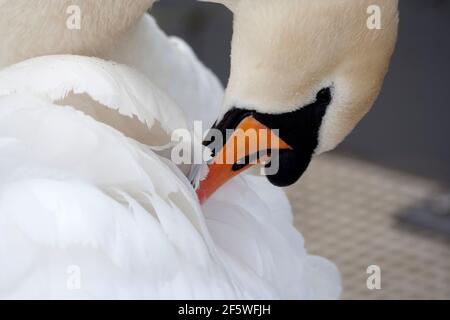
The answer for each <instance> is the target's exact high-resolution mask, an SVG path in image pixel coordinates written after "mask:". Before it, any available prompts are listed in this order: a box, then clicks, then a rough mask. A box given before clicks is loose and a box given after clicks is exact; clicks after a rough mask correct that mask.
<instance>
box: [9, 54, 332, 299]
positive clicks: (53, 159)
mask: <svg viewBox="0 0 450 320" xmlns="http://www.w3.org/2000/svg"><path fill="white" fill-rule="evenodd" d="M180 52H181V51H180ZM183 57H186V58H183ZM153 59H158V57H153ZM176 59H181V60H182V59H186V60H187V61H188V62H189V63H193V60H192V56H191V55H189V54H188V53H186V56H183V55H177V56H176ZM153 63H154V64H157V61H154V62H153ZM181 70H182V73H183V75H182V77H184V78H185V79H188V78H189V71H186V70H185V69H181ZM197 70H202V67H198V68H197ZM198 72H200V73H201V71H198ZM195 74H197V73H193V75H192V76H193V77H194V78H195V77H196V76H195ZM172 76H173V78H177V77H179V76H180V75H179V74H178V73H174V74H173V75H172ZM207 77H209V76H207ZM194 81H195V80H194ZM199 83H201V81H200V82H199ZM168 84H169V83H168ZM175 88H176V87H175ZM71 91H73V92H74V93H77V94H81V93H85V94H88V95H89V96H90V97H91V98H92V99H93V100H95V101H97V102H99V103H100V104H101V105H103V107H104V108H112V109H114V110H117V111H118V112H120V113H122V114H124V115H126V116H135V117H137V118H138V119H139V120H140V121H142V122H145V123H146V124H147V125H148V126H149V127H152V125H154V124H155V122H156V121H157V122H159V123H160V124H161V126H162V127H163V128H165V130H166V131H167V132H170V130H172V129H174V128H177V127H178V128H179V127H189V124H187V123H188V122H190V121H191V120H192V119H194V118H195V117H196V116H195V113H194V116H192V115H190V116H187V115H185V114H184V113H183V112H182V111H181V110H180V108H181V107H179V106H178V105H177V104H176V103H174V102H172V97H171V98H169V97H167V95H166V94H165V92H164V91H163V90H162V89H161V88H160V86H159V85H158V86H157V85H154V84H153V81H151V80H149V79H148V78H147V77H146V76H143V75H141V74H139V73H137V72H135V71H133V70H132V69H130V68H128V67H124V66H121V65H117V64H115V63H112V62H106V61H102V60H99V59H95V58H82V57H77V56H53V57H42V58H37V59H33V60H29V61H26V62H23V63H20V64H18V65H15V66H12V67H11V68H9V69H6V70H3V71H1V72H0V298H46V299H53V298H64V299H72V298H74V299H78V298H94V299H100V298H109V299H116V298H119V299H130V298H131V299H135V298H158V299H164V298H166V299H170V298H176V299H182V298H184V299H197V298H203V299H218V298H227V299H228V298H230V299H233V298H234V299H236V298H237V299H242V298H243V299H274V298H291V299H293V298H337V297H338V296H339V292H340V280H339V274H338V272H337V270H336V268H335V266H334V265H333V264H331V263H330V262H328V261H326V260H325V259H322V258H317V257H312V256H309V255H308V254H307V252H306V250H305V249H304V243H303V239H302V237H301V235H300V234H299V233H298V232H297V231H296V230H295V229H294V227H293V225H292V216H291V209H290V207H289V204H288V201H287V199H286V197H285V195H284V193H283V192H282V191H281V190H279V189H276V188H275V187H273V186H271V185H270V184H269V183H268V182H267V181H266V180H265V179H264V178H261V177H251V176H243V177H239V178H236V179H235V180H233V181H232V182H230V183H229V184H227V185H226V186H225V187H224V188H223V189H222V190H221V191H219V192H218V193H217V195H216V196H215V197H213V198H212V199H211V200H210V201H209V202H208V203H207V204H206V205H205V206H204V208H201V207H200V205H199V203H198V201H197V198H196V195H195V192H194V190H193V188H192V187H191V185H190V183H189V181H188V179H187V178H186V177H185V176H184V175H183V174H182V172H181V171H180V170H179V169H178V168H177V167H176V166H175V165H174V164H173V163H171V162H170V161H169V160H167V159H165V158H161V157H160V156H158V155H157V154H156V153H155V152H154V151H153V150H152V148H151V146H147V145H144V144H141V143H139V142H137V141H136V140H134V139H131V138H128V137H126V136H125V135H124V134H123V133H122V132H121V131H119V130H117V129H116V128H113V127H111V126H110V125H108V124H105V123H102V122H100V121H97V120H95V119H94V118H92V117H91V116H88V115H86V114H85V113H83V112H81V111H79V110H77V109H76V108H77V104H76V101H75V103H72V104H71V105H70V106H64V105H61V100H62V99H63V98H64V97H66V95H67V94H68V93H70V92H71ZM171 92H172V93H171V94H170V95H176V93H177V92H176V90H175V89H172V91H171ZM192 95H193V97H195V95H196V94H195V93H193V94H192ZM182 96H183V95H182ZM179 99H180V100H179V101H184V99H185V98H184V97H181V98H179ZM191 99H192V100H194V98H191ZM211 99H212V98H211ZM174 100H175V99H174ZM200 100H201V99H200ZM213 113H214V112H213V111H211V115H208V117H209V118H213V117H214V114H213ZM74 270H75V271H74ZM78 271H79V273H78ZM74 272H75V273H74ZM74 279H75V280H74ZM77 280H79V281H77ZM73 281H75V282H73ZM74 283H75V284H76V285H75V286H74V285H73V284H74ZM78 285H79V286H78Z"/></svg>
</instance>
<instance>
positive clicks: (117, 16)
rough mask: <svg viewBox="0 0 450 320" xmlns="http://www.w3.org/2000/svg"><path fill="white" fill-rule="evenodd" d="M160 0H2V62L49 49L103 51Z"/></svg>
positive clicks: (51, 51)
mask: <svg viewBox="0 0 450 320" xmlns="http://www.w3.org/2000/svg"><path fill="white" fill-rule="evenodd" d="M154 2H155V0H57V1H55V0H39V1H30V0H0V39H1V43H2V46H3V48H4V50H2V52H0V67H2V66H6V65H9V64H13V63H16V62H18V61H22V60H25V59H28V58H31V57H35V56H40V55H49V54H79V55H86V56H102V55H103V54H105V53H106V52H107V50H108V49H110V47H111V46H112V45H113V44H114V43H115V41H116V40H117V38H118V37H120V36H121V35H122V34H123V33H125V32H126V31H127V30H128V29H129V28H130V26H131V25H132V24H133V23H134V22H135V21H137V20H138V19H139V17H141V16H142V15H143V14H144V13H145V12H146V10H148V9H149V8H150V7H151V6H152V4H153V3H154Z"/></svg>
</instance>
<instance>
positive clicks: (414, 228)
mask: <svg viewBox="0 0 450 320" xmlns="http://www.w3.org/2000/svg"><path fill="white" fill-rule="evenodd" d="M355 1H357V0H355ZM152 15H153V16H155V17H156V18H157V20H158V22H159V24H160V25H161V27H162V28H163V29H164V30H165V31H166V32H167V33H168V34H170V35H176V36H179V37H181V38H183V39H184V40H186V41H187V42H188V43H189V44H190V45H191V46H192V47H193V48H194V50H195V52H196V53H197V55H198V57H199V58H200V59H201V60H202V61H203V62H204V63H205V64H206V65H207V66H208V67H210V68H211V69H212V70H213V71H214V72H215V73H216V74H217V75H218V76H219V78H220V79H221V80H222V82H223V84H224V85H226V82H227V78H228V71H229V55H230V41H231V36H232V14H231V13H230V12H229V11H227V9H226V8H225V7H222V6H220V5H216V4H210V3H199V2H197V1H194V0H164V1H161V2H159V3H157V4H156V5H155V6H154V8H153V10H152ZM400 16H401V23H400V34H399V41H398V45H397V49H396V53H395V55H394V57H393V60H392V65H391V68H390V71H389V74H388V76H387V78H386V81H385V85H384V89H383V91H382V93H381V95H380V97H379V99H378V101H377V103H376V105H375V107H374V108H373V110H372V111H371V113H370V114H369V115H368V116H367V117H366V118H365V119H364V120H363V121H362V122H361V124H360V125H359V126H358V128H357V129H356V130H355V131H354V132H353V133H352V135H351V136H350V137H349V138H348V139H347V140H346V141H345V142H344V143H343V144H342V145H341V146H340V147H339V148H338V149H337V150H336V151H334V152H333V153H330V154H328V155H325V156H322V157H320V158H318V159H317V160H316V161H315V162H314V163H313V164H312V166H311V168H310V170H309V171H308V173H307V174H306V175H305V176H304V177H303V178H302V180H301V181H300V183H298V184H297V185H296V186H293V187H291V188H289V189H288V190H287V192H288V195H289V197H290V199H291V201H292V205H293V209H294V214H295V223H296V226H297V227H298V228H299V230H300V231H301V232H302V234H303V235H304V237H305V240H306V246H307V248H308V250H309V251H310V252H312V253H314V254H319V255H322V256H325V257H328V258H330V259H331V260H333V261H334V262H335V263H336V264H337V266H338V268H339V269H340V270H341V273H342V275H343V284H344V293H343V298H347V299H408V298H412V299H450V209H449V208H450V195H449V194H450V192H449V189H450V142H449V139H450V123H449V121H450V108H449V106H448V105H449V103H450V89H449V88H448V86H449V83H450V62H449V61H448V59H449V58H450V42H449V35H450V1H448V0H429V1H423V0H408V1H405V0H403V1H400ZM371 265H377V266H379V267H380V269H381V289H380V290H369V289H368V288H367V285H366V280H367V278H368V277H369V274H367V272H366V271H367V268H368V267H369V266H371Z"/></svg>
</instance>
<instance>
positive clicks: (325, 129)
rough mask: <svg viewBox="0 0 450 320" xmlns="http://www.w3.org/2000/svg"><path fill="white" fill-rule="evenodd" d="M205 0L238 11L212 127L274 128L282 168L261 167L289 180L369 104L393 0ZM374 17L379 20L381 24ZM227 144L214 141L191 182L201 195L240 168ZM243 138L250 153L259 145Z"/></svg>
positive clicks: (391, 29) (391, 24)
mask: <svg viewBox="0 0 450 320" xmlns="http://www.w3.org/2000/svg"><path fill="white" fill-rule="evenodd" d="M204 1H208V0H204ZM210 1H212V2H218V3H222V4H224V5H226V6H227V7H228V8H230V9H231V10H232V11H233V13H234V36H233V42H232V54H231V75H230V79H229V83H228V87H227V89H226V96H225V103H224V104H223V108H222V110H221V116H220V117H219V120H218V122H217V124H216V125H215V127H214V128H215V129H219V130H220V131H221V132H224V131H225V130H227V129H236V128H238V129H239V128H243V127H242V126H243V125H244V124H245V125H246V128H245V130H249V129H255V130H260V129H261V128H266V129H269V130H274V129H277V130H278V131H279V132H278V135H277V136H278V139H279V141H278V145H279V149H280V150H279V157H277V161H279V170H278V171H277V172H276V174H272V175H268V176H267V177H268V179H269V180H270V182H271V183H272V184H274V185H277V186H288V185H290V184H293V183H295V182H296V181H297V180H298V179H299V178H300V177H301V175H302V174H303V172H304V171H305V170H306V168H307V167H308V165H309V163H310V161H311V159H312V157H313V156H315V155H319V154H321V153H323V152H326V151H329V150H331V149H333V148H335V147H336V145H337V144H338V143H340V142H341V141H342V140H343V139H344V137H345V136H346V135H348V134H349V133H350V131H351V130H352V129H353V128H354V127H355V125H356V124H357V123H358V122H359V121H360V120H361V118H362V117H363V116H364V115H365V114H366V113H367V112H368V111H369V109H370V107H371V106H372V104H373V102H374V100H375V99H376V97H377V95H378V93H379V91H380V88H381V86H382V83H383V79H384V76H385V74H386V71H387V69H388V65H389V61H390V58H391V55H392V53H393V49H394V45H395V41H396V38H397V28H398V9H397V8H398V1H397V0H358V1H353V0H340V1H336V0H316V1H311V0H295V1H294V0H277V1H272V0H210ZM374 14H375V15H374ZM371 19H379V20H380V21H379V28H378V27H375V28H374V27H372V25H371V24H370V23H368V22H370V21H371ZM249 121H252V123H251V124H250V125H248V123H249ZM213 141H214V140H213ZM228 141H229V142H230V141H233V139H230V140H228ZM207 142H209V141H207ZM280 143H281V144H280ZM229 144H230V143H225V145H219V146H215V148H216V149H220V148H222V149H221V150H220V152H219V153H218V154H217V157H216V159H215V160H214V161H212V162H211V163H210V165H209V167H210V174H209V175H208V177H207V178H206V179H205V180H203V181H202V182H201V185H200V187H199V189H198V191H197V192H198V194H199V197H200V199H201V200H202V201H206V200H207V199H208V197H209V196H210V195H211V194H212V193H214V191H215V190H217V188H219V187H220V186H221V185H222V184H223V183H225V182H226V181H228V180H229V179H230V178H232V177H234V176H235V175H236V174H239V173H241V172H242V171H244V170H245V169H246V168H245V167H244V168H243V166H242V165H240V166H232V165H230V164H227V163H225V164H222V162H223V155H224V154H226V152H227V151H228V150H229V149H230V148H231V149H232V150H233V149H234V148H235V147H236V146H234V147H233V146H229ZM268 147H270V145H269V146H268ZM245 148H248V147H245ZM245 148H244V147H243V150H242V153H243V154H246V155H248V154H249V153H257V152H258V150H253V151H252V150H250V149H248V150H244V149H245ZM260 151H265V150H260ZM218 160H220V161H218ZM268 165H269V166H270V163H269V164H268Z"/></svg>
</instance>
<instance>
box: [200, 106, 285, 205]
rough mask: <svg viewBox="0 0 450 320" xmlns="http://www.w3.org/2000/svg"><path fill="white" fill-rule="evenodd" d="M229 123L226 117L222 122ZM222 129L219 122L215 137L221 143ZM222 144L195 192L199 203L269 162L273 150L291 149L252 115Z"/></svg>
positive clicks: (240, 123)
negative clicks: (227, 184) (255, 166)
mask: <svg viewBox="0 0 450 320" xmlns="http://www.w3.org/2000/svg"><path fill="white" fill-rule="evenodd" d="M229 120H230V117H227V118H226V119H225V120H224V121H225V122H226V121H229ZM235 120H236V119H235ZM239 120H240V119H239V118H238V121H239ZM223 126H224V124H223V122H222V123H221V124H219V125H218V126H216V127H215V128H216V129H218V132H217V133H220V134H221V135H222V139H224V138H225V135H224V131H225V130H224V128H223ZM227 129H229V128H227ZM225 141H226V142H225V144H224V145H223V147H222V148H221V149H220V150H219V151H218V153H217V154H216V156H215V157H214V158H213V160H212V161H211V162H210V164H209V165H208V167H209V173H208V176H207V177H206V179H205V180H203V181H201V183H200V186H199V188H198V189H197V195H198V198H199V200H200V203H204V202H205V201H206V200H208V198H209V197H210V196H211V195H212V194H213V193H214V192H215V191H217V189H219V188H220V187H221V186H222V185H224V184H225V183H226V182H228V181H229V180H230V179H232V178H233V177H235V176H237V175H239V174H240V173H242V172H244V171H245V170H247V169H249V168H251V167H252V166H253V165H255V164H258V163H262V164H264V163H266V162H267V161H269V160H270V158H271V156H272V155H273V153H274V151H275V150H288V149H291V147H290V146H289V145H288V144H287V143H286V142H284V141H283V140H282V139H281V138H279V137H278V136H277V135H276V134H275V133H274V132H273V131H272V130H271V129H269V128H268V127H266V126H265V125H263V124H262V123H261V122H259V121H258V120H256V119H255V118H254V117H253V116H252V115H247V116H246V117H244V118H243V119H242V120H241V121H240V122H238V125H237V126H236V128H235V130H233V132H232V134H231V135H230V136H229V137H228V138H225Z"/></svg>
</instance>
